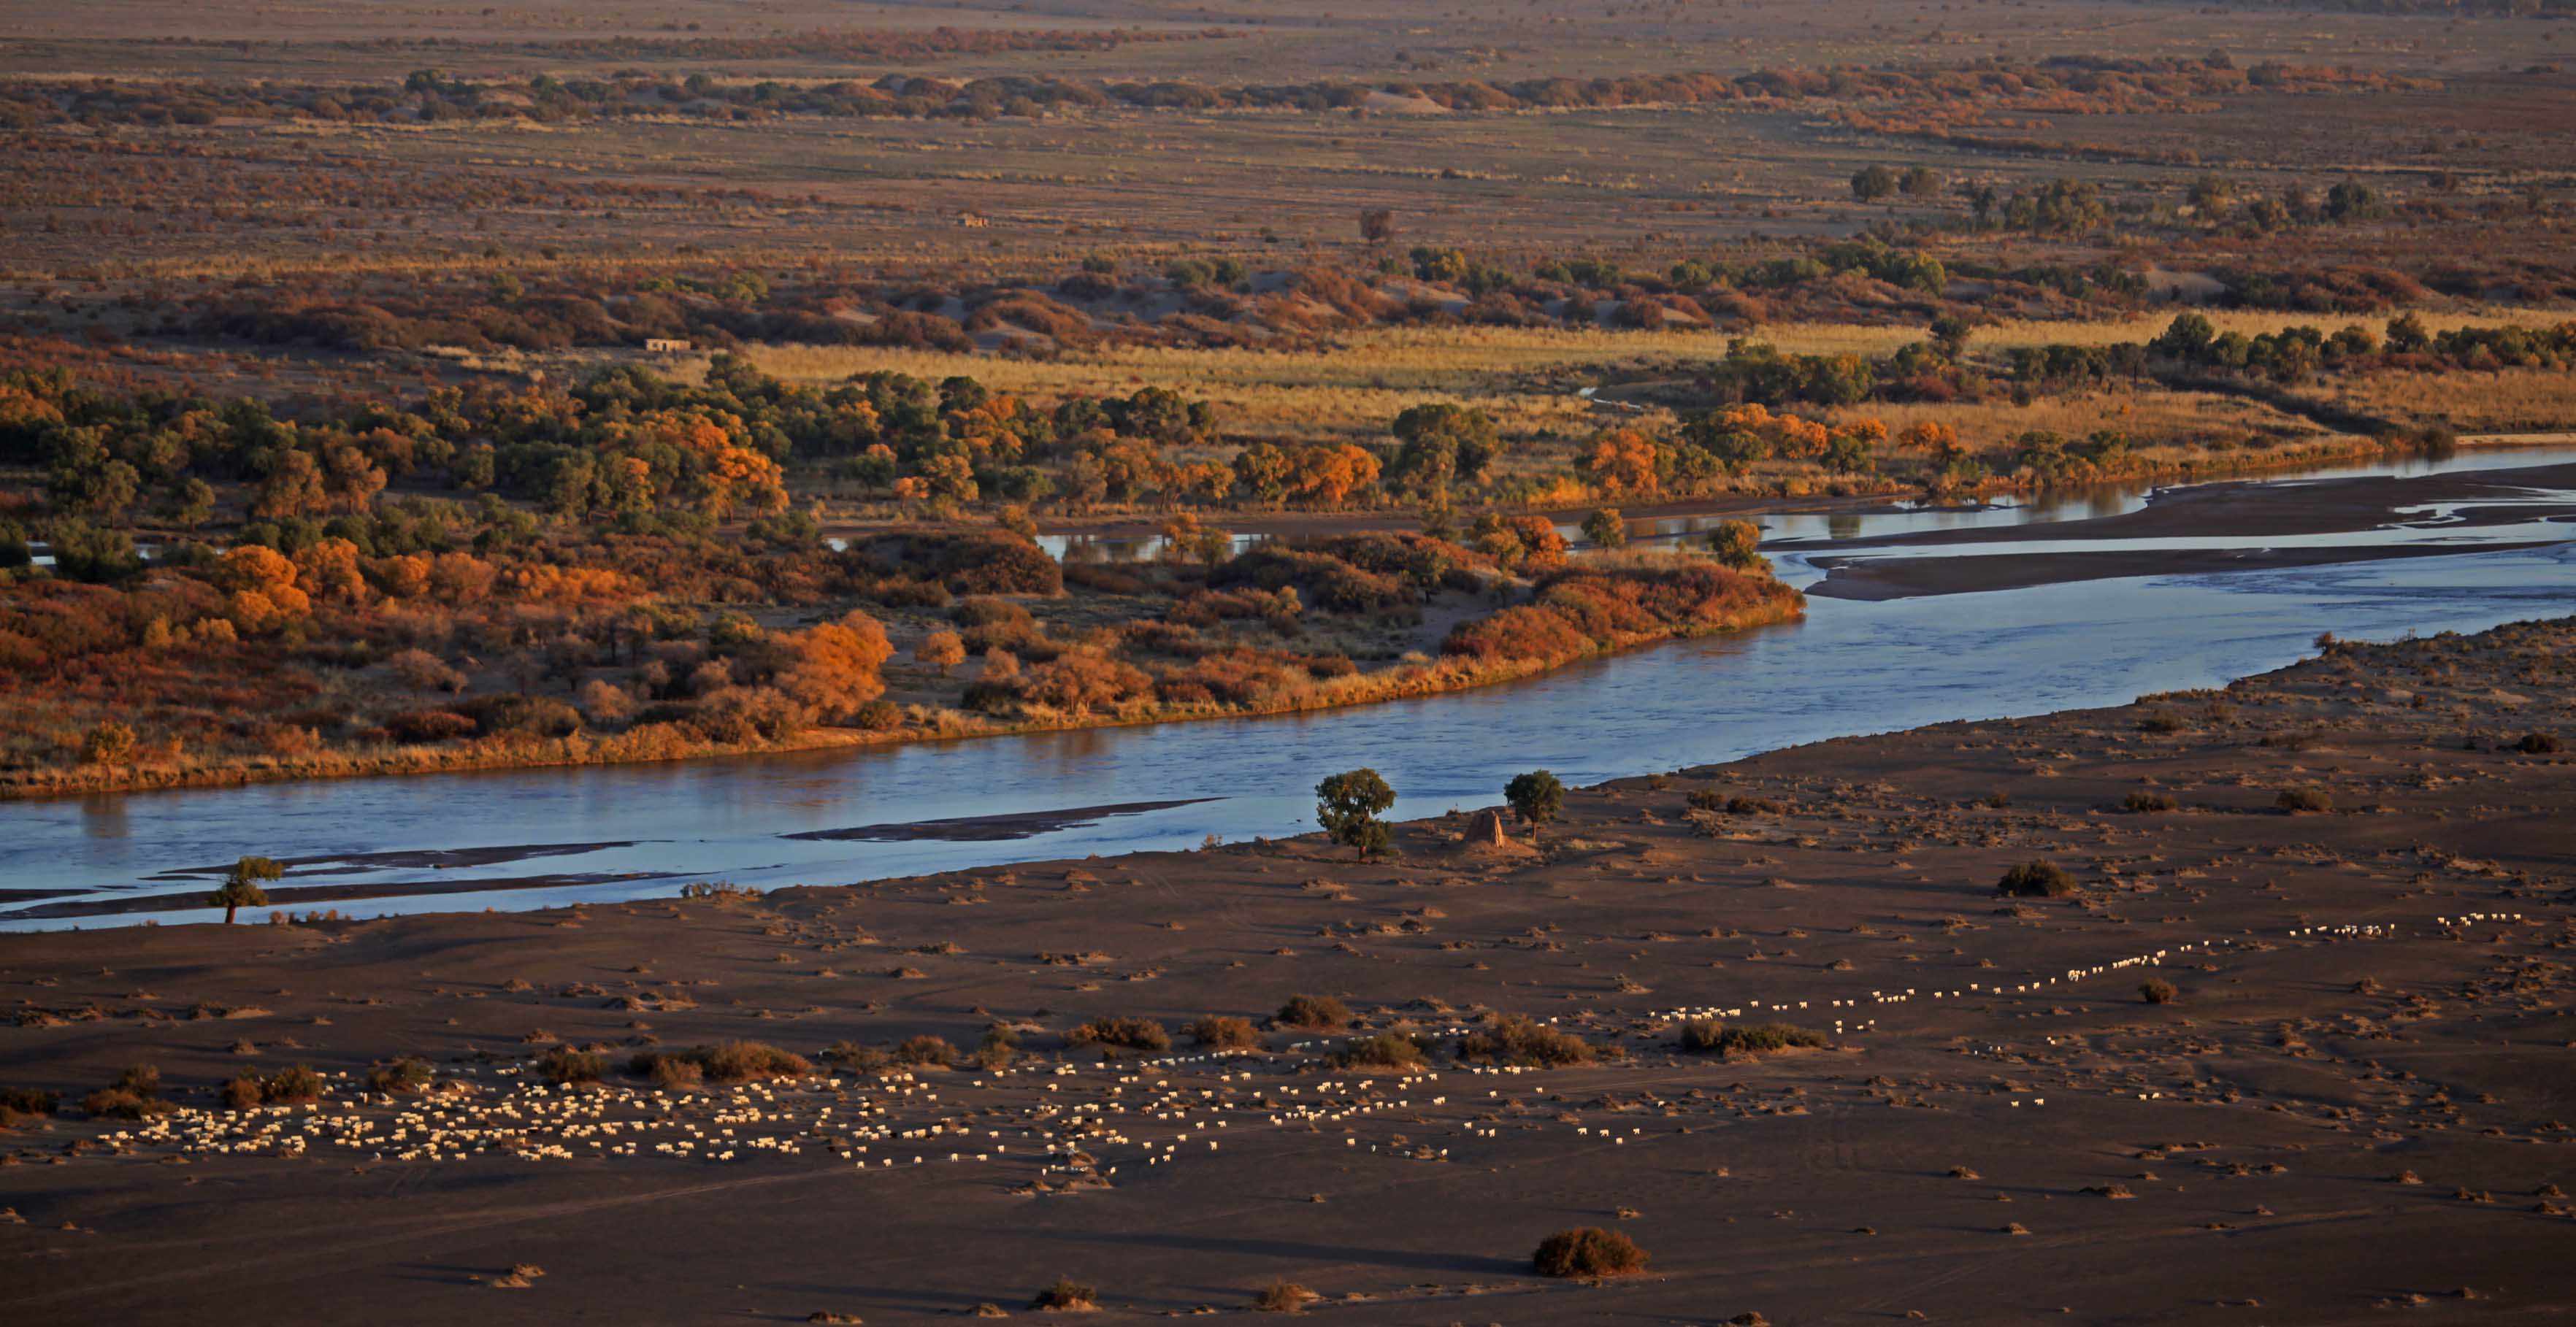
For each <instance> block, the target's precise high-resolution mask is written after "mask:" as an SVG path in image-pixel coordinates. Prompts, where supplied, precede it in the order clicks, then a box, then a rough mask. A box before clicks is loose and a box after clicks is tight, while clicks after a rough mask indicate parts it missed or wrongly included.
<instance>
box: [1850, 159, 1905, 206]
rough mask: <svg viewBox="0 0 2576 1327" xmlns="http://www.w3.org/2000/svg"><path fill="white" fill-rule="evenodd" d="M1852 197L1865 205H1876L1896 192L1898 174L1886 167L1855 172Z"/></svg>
mask: <svg viewBox="0 0 2576 1327" xmlns="http://www.w3.org/2000/svg"><path fill="white" fill-rule="evenodd" d="M1851 191H1852V197H1854V198H1857V199H1859V200H1861V201H1862V202H1864V203H1875V202H1877V201H1878V200H1879V199H1882V198H1885V197H1887V196H1888V195H1889V194H1892V193H1895V192H1896V172H1894V171H1892V170H1889V169H1888V168H1887V167H1885V166H1866V167H1863V168H1861V169H1860V170H1858V171H1855V172H1853V174H1852V177H1851Z"/></svg>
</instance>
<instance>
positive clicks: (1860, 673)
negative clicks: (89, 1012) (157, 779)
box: [0, 447, 2576, 929]
mask: <svg viewBox="0 0 2576 1327" xmlns="http://www.w3.org/2000/svg"><path fill="white" fill-rule="evenodd" d="M2570 460H2576V449H2571V448H2563V447H2552V448H2548V449H2527V450H2523V451H2517V452H2506V453H2484V454H2464V455H2461V456H2459V457H2455V458H2449V459H2447V460H2444V461H2440V462H2398V463H2392V464H2391V465H2388V466H2384V467H2348V468H2345V469H2343V470H2340V471H2338V472H2336V473H2338V474H2364V475H2367V474H2381V475H2388V476H2391V477H2403V476H2406V475H2422V474H2430V473H2438V472H2441V471H2448V470H2459V469H2495V468H2500V467H2513V466H2528V465H2537V464H2544V463H2565V462H2567V461H2570ZM2304 478H2309V479H2312V478H2313V476H2311V477H2304ZM2271 482H2299V480H2297V479H2285V480H2280V481H2271ZM2146 500H2147V496H2146V495H2145V494H2144V493H2143V492H2139V493H2136V494H2132V495H2128V496H2106V495H2101V494H2095V495H2089V496H2086V497H2083V498H2080V499H2075V500H2070V501H2068V502H2059V503H2040V504H2033V505H2031V506H2028V507H2001V508H1990V509H1984V510H1983V511H1980V512H1974V513H1960V512H1945V513H1932V512H1889V513H1883V514H1870V515H1855V514H1840V515H1833V516H1817V517H1796V516H1789V517H1766V518H1765V519H1764V524H1765V525H1766V526H1768V527H1770V529H1771V532H1772V535H1773V537H1774V539H1775V540H1777V541H1779V542H1775V543H1774V545H1773V552H1774V556H1775V558H1777V559H1778V561H1779V564H1780V568H1781V572H1782V574H1783V576H1784V577H1786V578H1788V579H1791V580H1792V581H1796V582H1806V581H1811V580H1813V579H1814V578H1815V577H1816V575H1817V573H1816V572H1815V570H1814V569H1813V568H1812V567H1810V566H1808V565H1807V563H1806V561H1805V558H1806V556H1807V554H1808V553H1809V552H1821V551H1823V550H1824V549H1825V548H1827V547H1834V546H1839V545H1841V544H1847V543H1849V542H1851V541H1854V540H1862V541H1865V540H1868V539H1871V538H1881V537H1887V536H1890V535H1896V534H1902V533H1909V532H1914V531H1919V530H1923V529H1939V528H1958V527H1959V525H1960V524H1962V523H1963V522H1964V523H1969V524H1972V525H1992V526H1996V527H2002V526H2007V525H2013V524H2030V523H2034V522H2043V521H2059V520H2081V519H2085V518H2087V517H2090V516H2099V515H2106V514H2112V513H2115V512H2118V511H2124V510H2134V508H2135V504H2136V503H2140V502H2144V501H2146ZM2455 516H2456V513H2452V512H2449V511H2443V512H2436V513H2430V514H2428V515H2427V516H2426V518H2425V519H2423V520H2420V521H2412V520H2410V522H2409V523H2407V524H2405V525H2403V526H2397V527H2392V528H2390V529H2383V530H2376V531H2365V532H2359V533H2357V534H2355V535H2354V536H2352V538H2351V539H2350V541H2349V542H2351V543H2353V544H2355V545H2356V546H2359V545H2364V544H2385V543H2388V542H2394V541H2405V542H2432V541H2444V540H2452V541H2456V540H2459V539H2460V538H2461V537H2462V536H2461V532H2459V531H2457V530H2454V529H2451V528H2449V527H2450V524H2451V522H2452V521H2453V519H2454V518H2455ZM1809 522H1813V524H1809ZM2513 528H2515V529H2516V530H2517V531H2518V532H2519V533H2520V535H2521V537H2523V538H2529V537H2532V532H2533V531H2534V530H2537V531H2540V532H2541V534H2542V537H2558V538H2562V539H2564V538H2565V537H2566V536H2568V535H2576V527H2569V526H2566V525H2550V524H2542V525H2537V526H2522V527H2513ZM2471 537H2472V538H2474V537H2475V536H2474V535H2473V536H2471ZM1810 541H1811V542H1810ZM1824 541H1832V543H1830V544H1828V543H1826V542H1824ZM2255 542H2264V541H2255ZM2446 546H2447V545H2446ZM2459 546H2461V547H2463V548H2470V549H2474V547H2475V545H2474V543H2467V544H2460V545H2459ZM1963 547H1966V548H1971V549H1973V548H1975V547H1976V546H1963ZM2026 547H2027V546H2026ZM1922 552H1924V553H1925V554H1927V555H1935V556H1937V555H1943V554H1942V552H1941V551H1940V550H1922ZM2571 611H2576V544H2571V543H2568V542H2559V543H2555V544H2551V545H2549V546H2545V547H2536V548H2530V547H2526V548H2510V549H2498V550H2492V551H2463V552H2460V553H2457V554H2454V555H2450V556H2439V557H2414V558H2404V559H2395V560H2385V561H2367V562H2348V563H2334V564H2329V565H2323V566H2309V567H2301V568H2297V569H2291V570H2272V571H2242V572H2229V573H2224V574H2211V575H2176V576H2141V577H2130V578H2125V579H2114V580H2092V581H2082V582H2074V583H2066V584H2053V585H2040V586H2032V587H2029V588H2022V589H2012V590H1998V591H1992V592H1986V593H1974V594H1952V595H1943V596H1939V597H1933V598H1918V599H1896V600H1888V601H1884V602H1860V601H1849V600H1840V599H1830V598H1823V597H1818V598H1814V599H1811V601H1810V605H1809V610H1808V618H1807V620H1806V621H1805V622H1804V623H1802V624H1799V625H1795V626H1787V627H1777V628H1768V629H1763V630H1757V631H1752V632H1746V633H1742V634H1738V635H1731V636H1723V637H1716V638H1710V639H1703V640H1695V641H1682V642H1673V643H1669V644H1665V645H1660V646H1655V647H1651V648H1646V649H1641V650H1636V651H1632V652H1630V653H1627V654H1622V655H1618V656H1614V657H1610V658H1604V659H1595V660H1590V661H1586V662H1583V663H1580V664H1577V665H1574V666H1572V667H1568V668H1565V669H1561V670H1558V671H1556V672H1553V673H1550V674H1547V675H1545V676H1543V677H1538V678H1533V679H1531V680H1528V681H1525V682H1519V683H1513V684H1509V685H1504V686H1497V687H1490V688H1485V689H1481V690H1476V691H1467V692H1460V693H1456V694H1453V695H1447V696H1438V697H1433V698H1429V699H1424V700H1415V701H1404V702H1397V703H1391V704H1382V705H1374V706H1366V707H1360V708H1354V709H1346V710H1335V711H1328V712H1323V713H1317V714H1307V715H1297V716H1288V717H1277V718H1263V719H1243V720H1223V721H1209V722H1197V723H1182V724H1167V725H1161V726H1156V727H1143V728H1114V729H1094V730H1088V731H1079V732H1061V733H1043V734H1036V735H1031V736H1023V737H1007V738H984V739H976V740H970V741H959V742H944V743H920V744H914V745H909V746H903V747H896V748H890V749H872V750H865V751H832V752H801V753H788V754H780V755H769V756H752V757H743V758H737V759H730V760H721V761H692V762H680V763H671V764H656V765H621V766H604V767H603V766H592V767H580V768H572V769H536V770H515V771H498V772H488V773H464V774H440V775H426V776H418V777H406V778H367V779H340V780H326V781H317V782H306V783H279V784H265V785H257V786H253V787H248V788H220V789H193V790H179V791H168V792H149V793H131V794H114V795H101V796H93V797H81V798H66V799H60V800H54V801H43V802H26V803H15V804H6V805H0V891H8V890H26V891H48V892H51V891H71V893H70V896H69V897H70V898H71V899H72V900H91V899H95V900H126V899H132V898H134V897H136V896H138V895H157V894H170V895H171V896H172V898H173V901H174V902H177V901H179V900H180V899H183V898H184V899H187V900H188V901H190V902H192V903H193V902H194V900H196V899H198V898H202V896H203V891H204V890H205V889H207V888H208V884H207V882H206V878H205V877H206V873H207V872H209V871H212V870H215V869H219V867H220V866H221V865H223V864H227V863H229V862H231V861H232V860H233V859H234V858H235V857H237V856H239V855H242V854H246V853H257V854H262V855H266V856H271V857H276V858H280V859H302V858H311V859H320V860H316V861H312V862H310V863H308V864H301V865H297V866H296V867H295V868H294V869H292V870H290V871H289V873H288V876H287V879H286V880H285V882H284V883H285V884H287V885H314V884H380V883H388V882H404V883H411V884H415V885H425V887H426V888H427V889H428V890H430V891H433V892H415V893H411V894H408V895H405V896H403V897H400V898H379V899H370V900H361V901H357V902H343V903H338V904H335V905H333V906H336V907H338V908H339V909H340V911H341V912H343V913H344V914H346V915H351V916H375V915H383V914H390V913H399V912H420V911H449V910H456V909H460V908H467V909H470V908H482V907H487V906H488V907H500V908H527V907H539V906H552V905H558V904H563V903H568V902H574V901H579V900H591V901H600V900H611V899H620V898H632V897H648V896H667V895H670V894H672V893H675V892H676V891H677V890H678V889H679V888H680V886H681V884H682V883H684V882H686V881H690V880H701V879H724V880H731V881H734V882H737V883H741V884H747V885H760V886H779V885H787V884H797V883H811V884H838V883H847V882H849V881H853V880H860V879H869V878H880V877H886V876H896V875H909V874H915V873H920V872H925V871H934V870H944V869H951V868H957V867H964V866H973V865H982V864H991V863H998V862H1009V861H1027V860H1040V859H1052V858H1069V857H1082V856H1085V855H1090V854H1102V855H1108V854H1115V853H1122V852H1130V851H1137V850H1145V849H1168V848H1180V847H1188V846H1193V845H1196V844H1198V843H1199V842H1201V841H1202V840H1203V839H1204V838H1205V837H1206V836H1208V835H1211V834H1213V835H1217V836H1221V837H1223V838H1226V839H1230V840H1240V839H1244V838H1249V837H1252V836H1255V835H1286V834H1296V833H1302V832H1306V831H1308V830H1311V829H1312V828H1313V814H1314V804H1313V794H1312V791H1311V790H1312V788H1313V786H1314V784H1315V781H1316V780H1317V779H1319V778H1321V777H1322V776H1324V775H1326V774H1329V773H1332V772H1334V771H1337V770H1342V769H1349V768H1352V767H1355V766H1360V765H1368V766H1373V767H1375V768H1376V769H1377V770H1378V771H1379V772H1381V773H1382V774H1384V775H1385V776H1386V777H1387V779H1388V781H1389V782H1391V783H1392V784H1393V785H1394V786H1395V787H1396V789H1397V790H1398V791H1399V793H1400V794H1401V797H1400V799H1399V801H1398V802H1397V804H1396V807H1395V809H1394V814H1395V815H1397V816H1399V817H1412V816H1423V815H1432V814H1437V813H1439V812H1442V811H1446V810H1449V809H1451V808H1464V807H1476V806H1486V805H1492V804H1495V803H1497V802H1499V801H1500V800H1501V787H1502V784H1503V782H1504V780H1506V779H1507V778H1509V777H1510V776H1511V775H1512V774H1515V773H1518V772H1520V771H1522V770H1526V769H1532V768H1539V767H1544V768H1548V769H1551V770H1553V771H1555V772H1556V774H1557V775H1558V777H1559V778H1561V779H1563V780H1564V781H1565V782H1566V783H1568V784H1569V785H1579V784H1588V783H1595V782H1599V781H1601V780H1604V779H1608V778H1613V777H1618V776H1622V775H1633V774H1641V773H1647V772H1651V771H1657V770H1671V769H1675V768H1679V767H1683V766H1688V765H1696V764H1704V763H1709V762H1714V761H1723V760H1728V759H1733V758H1736V757H1739V756H1743V755H1747V754H1750V753H1753V752H1757V751H1763V750H1770V749H1774V748H1778V747H1783V746H1790V745H1796V744H1800V743H1805V742H1813V741H1818V740H1822V739H1825V738H1830V737H1837V736H1844V735H1849V734H1855V733H1870V732H1885V731H1892V730H1896V729H1902V728H1910V727H1915V726H1919V725H1922V724H1927V723H1934V722H1940V721H1945V720H1952V719H1974V718H1995V717H2005V716H2012V715H2026V714H2038V713H2044V712H2047V711H2051V710H2059V709H2067V708H2073V707H2083V706H2093V705H2107V704H2117V703H2122V702H2125V701H2127V700H2129V699H2132V698H2133V697H2135V696H2137V695H2139V694H2141V693H2144V692H2150V691H2161V690H2171V689H2177V688H2184V687H2197V686H2209V685H2215V684H2218V683H2222V682H2225V681H2226V680H2228V679H2230V678H2234V677H2238V676H2241V675H2244V674H2248V673H2256V672H2262V671H2265V670H2268V669H2271V668H2275V667H2278V666H2280V665H2282V664H2285V663H2288V662H2290V661H2292V660H2294V659H2296V658H2298V657H2300V656H2301V655H2303V654H2306V653H2310V652H2312V641H2313V640H2314V638H2315V637H2316V636H2317V634H2318V633H2320V632H2324V631H2331V632H2334V633H2335V634H2337V635H2339V636H2345V637H2352V638H2362V639H2392V638H2395V637H2399V636H2402V635H2405V634H2408V633H2410V632H2413V633H2420V634H2428V635H2429V634H2432V633H2434V632H2438V631H2445V630H2450V631H2477V630H2483V629H2485V628H2487V627H2491V626H2495V625H2497V624H2499V623H2503V622H2508V621H2514V620H2519V619H2525V618H2534V617H2543V616H2552V615H2558V614H2564V613H2568V612H2571ZM1145 802H1183V803H1185V804H1181V805H1171V806H1164V807H1161V808H1159V809H1152V810H1144V811H1137V812H1130V813H1104V814H1099V815H1095V816H1089V817H1074V818H1073V823H1069V824H1060V825H1053V826H1042V827H1041V828H1040V829H1039V832H1035V833H1031V834H1027V835H1025V836H1022V837H1010V838H994V837H990V834H989V831H987V832H986V835H985V836H984V837H975V836H973V833H972V832H971V831H960V830H951V829H945V828H941V827H921V828H916V829H915V830H913V831H911V833H913V834H915V835H919V836H917V837H910V838H905V839H901V840H900V841H854V840H849V839H830V838H793V837H788V836H790V835H798V834H811V833H814V832H817V831H831V830H845V829H848V828H851V827H855V826H867V825H905V824H916V823H917V822H922V821H934V820H949V819H957V818H964V817H987V816H994V815H1002V814H1009V813H1020V812H1053V811H1062V810H1065V809H1067V808H1090V807H1109V806H1116V805H1122V804H1132V803H1145ZM528 845H555V847H554V848H553V849H552V850H549V851H543V852H536V853H530V852H527V851H524V849H525V848H526V847H527V846H528ZM481 848H489V849H495V850H519V851H495V852H492V853H489V854H482V855H477V856H472V857H469V858H466V859H464V860H462V861H459V862H456V863H455V864H451V865H444V866H440V865H434V864H433V863H432V861H431V859H428V858H425V857H420V856H417V855H414V856H411V857H403V856H400V854H424V853H440V852H448V851H451V850H458V849H481ZM385 854H396V856H392V857H388V856H385ZM537 876H543V877H545V878H547V879H548V880H549V881H550V883H547V884H545V885H543V886H541V887H533V888H512V889H505V890H491V889H488V888H486V889H483V890H477V889H476V888H475V885H476V883H477V882H485V883H487V884H488V883H494V882H501V881H508V880H525V879H529V878H532V877H537ZM451 885H452V886H455V888H450V887H449V886H451ZM0 897H9V896H7V895H0ZM16 897H17V899H18V901H16V902H13V903H0V909H5V910H0V929H29V928H36V927H59V926H70V925H116V924H130V923H133V922H137V921H142V920H146V919H154V920H163V921H202V920H208V919H210V917H211V916H213V914H211V913H209V912H208V911H206V910H204V909H202V908H173V909H171V910H168V911H166V912H129V913H121V914H118V915H115V916H106V917H73V918H61V917H51V918H48V917H31V916H27V915H24V911H25V909H26V908H27V907H30V906H41V902H44V901H37V900H32V899H30V898H28V897H27V896H23V895H21V896H16ZM45 901H50V902H61V901H64V900H62V899H59V898H58V899H53V900H45Z"/></svg>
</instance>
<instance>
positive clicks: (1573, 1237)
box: [1530, 1226, 1646, 1277]
mask: <svg viewBox="0 0 2576 1327" xmlns="http://www.w3.org/2000/svg"><path fill="white" fill-rule="evenodd" d="M1530 1270H1532V1271H1534V1272H1536V1273H1538V1274H1539V1275H1541V1276H1569V1277H1570V1276H1583V1277H1599V1276H1632V1275H1635V1274H1636V1273H1639V1272H1642V1271H1644V1270H1646V1251H1645V1250H1644V1249H1641V1248H1638V1247H1637V1241H1635V1240H1632V1239H1630V1238H1628V1237H1627V1236H1626V1235H1624V1234H1622V1233H1620V1232H1619V1231H1616V1230H1603V1229H1602V1228H1601V1227H1599V1226H1577V1227H1575V1228H1574V1229H1572V1230H1560V1231H1558V1232H1556V1233H1555V1234H1553V1235H1550V1236H1548V1237H1547V1238H1546V1239H1545V1240H1544V1241H1542V1242H1541V1243H1540V1244H1539V1246H1538V1252H1536V1253H1534V1254H1532V1255H1530Z"/></svg>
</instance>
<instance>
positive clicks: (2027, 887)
mask: <svg viewBox="0 0 2576 1327" xmlns="http://www.w3.org/2000/svg"><path fill="white" fill-rule="evenodd" d="M1995 892H1996V893H1998V894H2001V895H2003V896H2005V897H2006V898H2068V897H2072V896H2073V895H2074V893H2075V892H2076V891H2075V877H2074V876H2072V875H2070V874H2068V873H2067V870H2066V868H2065V867H2063V866H2059V865H2058V864H2057V863H2055V862H2023V863H2022V864H2021V865H2019V866H2016V867H2014V868H2012V869H2011V870H2009V871H2006V872H2004V874H2003V879H2001V880H1998V881H1996V882H1995Z"/></svg>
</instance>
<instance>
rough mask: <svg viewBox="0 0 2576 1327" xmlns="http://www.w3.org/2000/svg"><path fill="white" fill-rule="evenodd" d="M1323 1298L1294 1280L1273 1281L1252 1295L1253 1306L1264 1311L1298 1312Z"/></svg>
mask: <svg viewBox="0 0 2576 1327" xmlns="http://www.w3.org/2000/svg"><path fill="white" fill-rule="evenodd" d="M1321 1298H1323V1296H1321V1295H1318V1294H1316V1293H1315V1292H1314V1291H1312V1290H1308V1289H1307V1288H1306V1287H1304V1286H1301V1285H1299V1284H1297V1283H1296V1282H1294V1281H1273V1282H1271V1283H1270V1284H1268V1285H1266V1286H1263V1287H1262V1288H1261V1292H1260V1293H1259V1294H1256V1295H1254V1296H1253V1297H1252V1307H1254V1308H1256V1309H1259V1310H1260V1311H1261V1312H1263V1313H1297V1312H1301V1311H1303V1310H1304V1309H1305V1307H1306V1306H1307V1305H1308V1304H1311V1303H1313V1302H1314V1301H1316V1300H1318V1299H1321Z"/></svg>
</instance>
